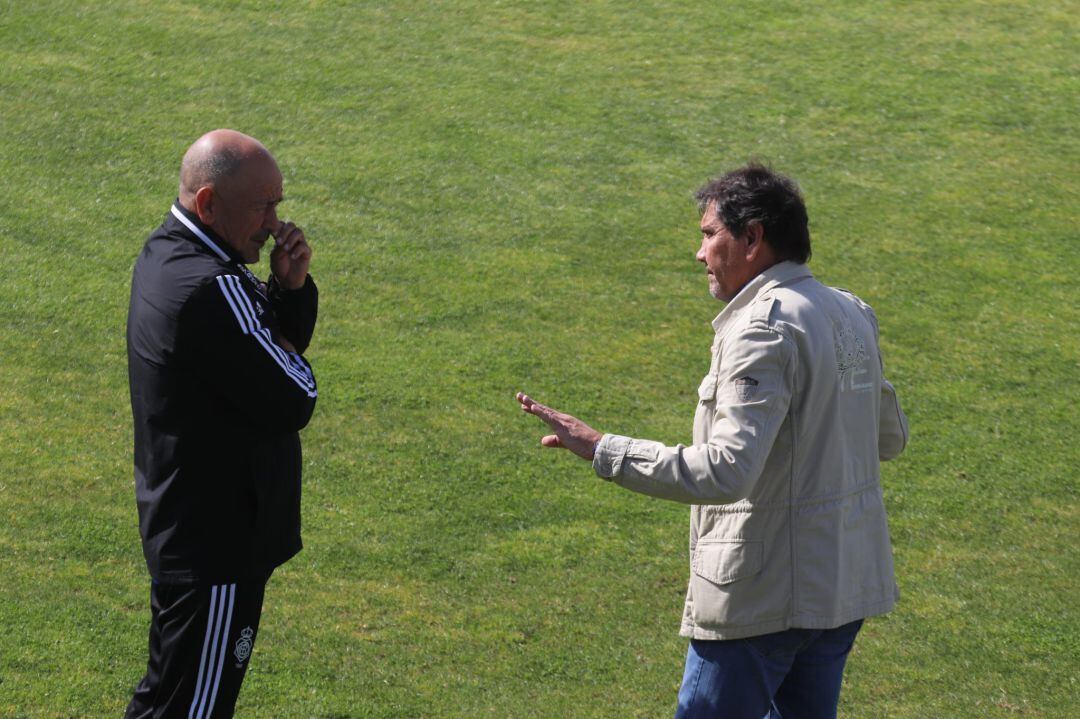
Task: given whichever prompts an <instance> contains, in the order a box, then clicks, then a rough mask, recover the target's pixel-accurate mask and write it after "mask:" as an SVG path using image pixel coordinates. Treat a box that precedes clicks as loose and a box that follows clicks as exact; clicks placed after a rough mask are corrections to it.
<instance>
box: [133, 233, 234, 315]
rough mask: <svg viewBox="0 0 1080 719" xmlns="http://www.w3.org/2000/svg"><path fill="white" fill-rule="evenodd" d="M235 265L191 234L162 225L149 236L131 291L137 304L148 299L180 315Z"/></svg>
mask: <svg viewBox="0 0 1080 719" xmlns="http://www.w3.org/2000/svg"><path fill="white" fill-rule="evenodd" d="M231 272H232V269H231V268H230V267H229V266H228V265H226V264H225V263H224V262H222V261H221V260H220V259H218V258H217V257H214V256H213V255H211V254H209V253H208V252H206V251H204V250H203V249H202V248H200V247H198V246H197V245H195V244H194V243H193V242H191V241H190V240H189V239H188V238H186V237H183V236H182V235H179V234H178V233H176V232H169V231H167V230H166V229H165V228H164V227H162V228H159V229H158V230H157V231H155V232H154V233H153V234H151V235H150V237H149V238H148V239H147V240H146V244H145V245H144V246H143V249H142V252H140V253H139V257H138V259H136V261H135V268H134V272H133V273H132V281H131V292H132V303H133V305H134V304H135V303H137V302H145V303H147V304H149V305H152V306H154V307H156V308H157V309H158V310H160V311H162V312H165V313H166V314H170V315H178V314H179V312H180V310H181V309H182V307H183V306H184V305H185V304H186V303H187V302H188V301H189V300H190V298H191V297H192V296H193V295H195V294H196V293H198V292H200V291H202V290H204V289H205V288H207V287H209V286H210V285H211V283H212V282H213V280H214V278H216V277H218V276H220V275H223V274H230V273H231Z"/></svg>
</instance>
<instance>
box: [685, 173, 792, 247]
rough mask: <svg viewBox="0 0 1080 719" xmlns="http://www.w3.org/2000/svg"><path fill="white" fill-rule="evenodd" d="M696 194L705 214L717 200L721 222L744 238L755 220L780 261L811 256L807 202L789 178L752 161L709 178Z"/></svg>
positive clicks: (701, 209) (729, 230)
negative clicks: (747, 229)
mask: <svg viewBox="0 0 1080 719" xmlns="http://www.w3.org/2000/svg"><path fill="white" fill-rule="evenodd" d="M694 197H695V198H696V199H697V201H698V211H699V212H700V213H702V214H703V215H704V214H705V211H706V210H707V209H708V207H709V204H710V203H712V202H715V203H716V211H717V214H718V215H719V216H720V221H721V222H723V223H724V226H725V227H727V229H728V232H730V233H731V234H732V235H734V236H735V237H742V236H743V234H744V233H745V232H746V228H747V227H749V226H750V225H751V224H753V223H755V222H756V223H758V224H760V225H761V226H762V228H763V229H764V231H765V241H766V242H768V243H769V247H771V248H773V250H774V251H775V252H776V254H777V257H779V258H780V259H781V260H793V261H795V262H800V263H802V262H806V261H807V260H809V259H810V228H809V227H808V226H807V217H806V205H805V204H804V203H803V198H802V194H801V193H800V192H799V186H798V185H796V184H795V181H794V180H792V179H791V178H790V177H787V176H785V175H781V174H780V173H779V172H773V171H772V170H770V169H769V168H768V167H765V166H764V165H761V164H759V163H756V162H751V163H750V164H748V165H746V166H745V167H740V168H739V169H737V170H732V171H731V172H729V173H727V174H726V175H723V176H722V177H718V178H716V179H714V180H710V181H709V182H708V183H707V184H705V185H704V186H703V187H702V188H701V189H700V190H698V191H697V193H696V194H695V195H694Z"/></svg>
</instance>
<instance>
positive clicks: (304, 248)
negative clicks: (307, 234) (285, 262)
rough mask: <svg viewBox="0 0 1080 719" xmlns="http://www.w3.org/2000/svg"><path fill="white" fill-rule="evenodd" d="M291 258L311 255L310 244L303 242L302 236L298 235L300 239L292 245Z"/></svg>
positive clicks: (296, 258)
mask: <svg viewBox="0 0 1080 719" xmlns="http://www.w3.org/2000/svg"><path fill="white" fill-rule="evenodd" d="M291 256H292V258H293V259H294V260H298V259H300V258H301V257H311V245H309V244H308V243H306V242H304V236H303V235H300V239H299V240H297V241H296V243H295V244H294V245H293V246H292V255H291Z"/></svg>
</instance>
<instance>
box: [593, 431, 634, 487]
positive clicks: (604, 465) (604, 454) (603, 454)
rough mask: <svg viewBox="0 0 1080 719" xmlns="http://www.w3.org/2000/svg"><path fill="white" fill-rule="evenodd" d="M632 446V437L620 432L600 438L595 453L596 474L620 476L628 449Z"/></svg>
mask: <svg viewBox="0 0 1080 719" xmlns="http://www.w3.org/2000/svg"><path fill="white" fill-rule="evenodd" d="M629 448H630V438H629V437H623V436H622V435H620V434H605V435H604V436H603V437H601V438H600V444H598V445H596V452H595V453H594V454H593V461H592V466H593V469H594V470H596V474H597V475H598V476H600V477H603V478H604V479H611V478H612V477H616V476H618V474H619V472H621V471H622V463H623V459H624V458H625V457H626V450H627V449H629Z"/></svg>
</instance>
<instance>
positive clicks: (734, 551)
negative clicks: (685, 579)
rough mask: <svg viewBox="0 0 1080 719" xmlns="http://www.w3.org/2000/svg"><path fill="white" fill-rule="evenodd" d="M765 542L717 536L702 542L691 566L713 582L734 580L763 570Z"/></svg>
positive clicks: (728, 582) (696, 550)
mask: <svg viewBox="0 0 1080 719" xmlns="http://www.w3.org/2000/svg"><path fill="white" fill-rule="evenodd" d="M763 554H764V546H763V543H762V542H754V541H749V540H746V539H713V540H705V541H702V542H698V545H697V547H696V548H695V549H694V557H693V559H692V560H691V563H690V566H691V569H693V570H694V574H696V575H698V576H699V577H701V578H702V579H707V580H709V581H710V582H712V583H713V584H730V583H731V582H736V581H738V580H740V579H745V578H746V577H752V576H754V575H755V574H757V573H758V572H760V571H761V561H762V556H763Z"/></svg>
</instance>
